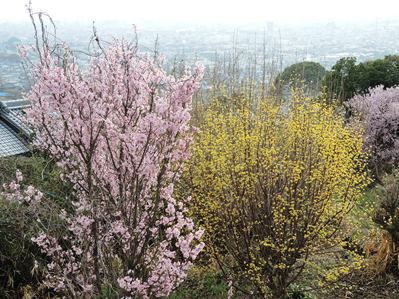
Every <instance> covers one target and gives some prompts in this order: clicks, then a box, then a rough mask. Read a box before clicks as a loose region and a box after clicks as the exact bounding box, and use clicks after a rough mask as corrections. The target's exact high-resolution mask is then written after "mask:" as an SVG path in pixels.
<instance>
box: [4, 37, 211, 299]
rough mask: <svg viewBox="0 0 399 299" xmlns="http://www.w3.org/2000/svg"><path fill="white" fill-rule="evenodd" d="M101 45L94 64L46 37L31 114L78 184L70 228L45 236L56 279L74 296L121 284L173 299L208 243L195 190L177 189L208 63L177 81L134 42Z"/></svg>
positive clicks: (39, 143) (45, 147) (40, 139)
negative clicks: (191, 204) (194, 204)
mask: <svg viewBox="0 0 399 299" xmlns="http://www.w3.org/2000/svg"><path fill="white" fill-rule="evenodd" d="M37 45H38V44H37ZM36 48H37V47H36ZM101 50H102V51H99V52H98V55H95V56H93V57H91V59H90V64H89V66H88V68H85V69H82V68H80V67H79V66H78V65H77V63H75V61H76V59H75V57H74V56H73V54H72V51H70V50H69V49H68V47H67V46H63V47H62V49H61V52H62V55H61V56H60V55H54V53H55V52H54V51H53V50H52V49H51V47H50V46H49V44H48V42H47V40H46V39H45V38H44V39H43V43H42V44H41V45H40V49H38V48H37V49H36V53H37V54H38V55H39V57H40V62H39V63H38V64H36V65H35V66H34V67H33V69H32V74H33V79H34V84H33V86H32V89H31V91H30V92H29V93H28V94H27V99H29V101H30V102H31V104H32V108H31V109H30V110H29V112H28V115H27V122H28V123H29V124H30V125H31V126H32V127H33V128H34V129H35V134H36V136H35V141H34V145H35V146H36V147H37V148H38V149H39V150H42V151H45V152H47V153H49V154H50V155H51V156H52V157H53V158H54V159H56V161H58V165H59V166H60V168H61V169H62V171H63V178H64V179H65V180H67V181H68V182H71V183H72V184H73V186H74V194H73V195H72V197H73V199H74V200H73V206H74V208H73V210H72V211H70V212H65V211H64V212H63V213H62V215H60V216H61V217H62V218H63V219H64V221H65V223H66V226H67V229H68V233H67V234H65V235H63V236H62V237H61V238H57V237H55V236H52V235H49V234H47V233H46V232H45V231H44V232H43V233H42V234H40V235H38V236H37V237H36V238H34V239H33V241H34V242H35V243H37V245H38V246H39V247H40V248H41V250H42V252H43V253H44V254H46V255H47V256H48V258H49V264H48V265H47V269H48V275H47V279H46V282H45V283H46V284H47V285H48V286H49V287H50V288H53V289H54V290H55V291H56V292H58V293H60V294H61V295H64V296H67V297H68V298H76V297H79V298H81V297H86V298H93V296H96V295H98V294H100V292H101V290H102V289H103V288H104V287H109V286H110V287H111V288H113V289H116V291H115V292H116V293H117V294H118V296H126V297H129V298H149V297H164V296H167V295H168V294H169V293H170V292H171V291H173V290H174V288H175V287H176V286H177V285H178V284H179V283H181V282H182V281H183V279H184V278H185V276H186V273H187V271H188V269H189V268H190V266H191V265H192V262H193V261H194V260H195V258H196V257H197V255H198V253H199V252H200V251H201V249H202V248H203V246H204V244H203V243H202V242H201V241H200V238H201V235H202V231H201V230H199V229H196V228H195V227H194V224H193V221H192V220H191V219H190V218H189V217H188V216H187V209H186V204H187V201H188V200H189V198H188V199H187V200H185V201H181V200H179V201H177V200H176V199H175V197H174V195H173V190H174V184H175V182H176V181H177V180H178V179H179V177H180V173H181V170H182V164H183V163H184V161H185V160H186V159H187V158H189V150H188V149H189V145H190V142H191V132H192V129H191V127H190V124H189V122H190V117H191V114H190V110H191V102H192V96H193V93H194V92H195V91H196V90H197V89H198V88H199V85H200V81H201V79H202V74H203V69H202V66H201V65H197V66H196V68H195V70H194V71H193V72H191V71H190V70H189V69H187V70H186V72H185V74H184V75H183V77H182V78H180V79H176V78H175V77H173V76H169V75H167V74H166V73H165V71H164V70H163V69H162V67H161V66H160V64H159V61H158V60H156V59H151V58H149V57H148V56H146V55H139V54H138V53H137V50H136V47H135V45H133V44H131V43H128V42H126V41H124V40H115V41H114V42H113V43H112V44H111V45H110V46H109V47H108V48H107V49H101ZM22 52H23V55H24V56H26V55H28V54H27V52H24V51H22ZM57 53H58V54H60V51H58V52H57ZM30 188H31V190H29V191H28V192H29V193H32V194H33V193H34V192H36V191H35V190H34V189H32V187H30ZM13 189H15V186H14V187H12V188H11V189H10V188H9V190H13ZM10 194H12V192H11V193H9V194H8V195H7V196H8V198H10V196H11V195H10ZM18 194H21V192H19V193H18ZM19 198H20V196H19V197H18V196H16V199H19Z"/></svg>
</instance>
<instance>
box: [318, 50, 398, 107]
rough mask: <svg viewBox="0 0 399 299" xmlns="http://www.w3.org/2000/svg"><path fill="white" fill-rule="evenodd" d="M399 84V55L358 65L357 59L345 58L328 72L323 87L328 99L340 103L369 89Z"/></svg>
mask: <svg viewBox="0 0 399 299" xmlns="http://www.w3.org/2000/svg"><path fill="white" fill-rule="evenodd" d="M398 84H399V55H390V56H385V57H384V58H383V59H376V60H372V61H366V62H363V63H359V64H357V62H356V58H355V57H345V58H341V59H340V60H338V61H337V63H336V64H335V65H334V66H333V67H332V69H331V71H329V72H327V74H326V76H325V79H324V82H323V85H324V88H325V90H326V92H327V97H328V99H329V100H330V101H331V100H334V99H335V100H338V101H339V102H340V103H342V102H344V101H346V100H348V99H350V98H352V97H353V96H354V95H355V94H357V93H361V94H364V93H366V92H367V91H368V89H369V88H373V87H376V86H378V85H383V86H384V87H386V88H388V87H393V86H396V85H398Z"/></svg>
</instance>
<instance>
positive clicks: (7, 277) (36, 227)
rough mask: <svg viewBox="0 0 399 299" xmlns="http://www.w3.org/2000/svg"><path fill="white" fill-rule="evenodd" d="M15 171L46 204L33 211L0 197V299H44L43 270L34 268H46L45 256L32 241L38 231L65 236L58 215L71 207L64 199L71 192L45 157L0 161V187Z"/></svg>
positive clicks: (68, 201)
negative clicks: (35, 187)
mask: <svg viewBox="0 0 399 299" xmlns="http://www.w3.org/2000/svg"><path fill="white" fill-rule="evenodd" d="M16 169H19V170H20V171H21V172H22V173H23V175H24V181H23V185H24V186H27V185H34V186H38V189H39V190H41V191H42V192H43V193H44V194H46V198H48V200H44V202H42V204H40V205H39V206H37V207H35V208H34V209H33V207H32V206H30V205H28V204H25V203H22V204H18V203H15V202H10V201H8V200H6V199H5V198H3V197H1V195H0V211H1V213H0V298H22V297H23V296H28V293H29V296H33V298H45V297H47V296H49V295H50V294H47V293H44V292H45V290H44V289H40V281H41V279H42V278H43V277H44V275H45V269H43V268H41V267H39V266H35V261H37V262H38V264H41V265H43V264H46V262H45V261H43V259H45V256H43V254H42V253H41V252H40V250H39V248H38V247H37V246H36V245H35V244H34V243H33V242H32V241H31V238H32V237H34V236H37V235H38V234H39V233H40V232H41V231H46V232H53V233H54V235H55V236H59V235H61V234H64V232H65V225H64V223H63V221H62V220H61V219H60V218H59V216H58V215H59V212H60V209H61V208H64V209H68V207H69V206H70V205H71V202H70V199H68V197H67V196H66V194H70V193H71V188H70V186H67V185H65V184H64V183H63V182H62V181H61V180H60V176H59V170H58V168H57V166H56V165H55V163H53V162H52V161H50V160H48V159H47V158H46V157H45V156H34V157H23V156H20V157H9V158H2V159H0V184H1V185H0V186H2V185H3V184H6V183H9V182H11V181H12V180H14V179H15V172H16ZM0 191H1V188H0ZM38 219H41V221H38ZM29 296H28V298H31V297H29Z"/></svg>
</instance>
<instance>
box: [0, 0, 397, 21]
mask: <svg viewBox="0 0 399 299" xmlns="http://www.w3.org/2000/svg"><path fill="white" fill-rule="evenodd" d="M27 2H28V0H0V22H2V21H13V20H14V21H20V20H28V15H27V13H26V10H25V5H26V3H27ZM33 8H34V10H44V11H46V12H48V13H50V15H51V16H52V17H53V18H54V19H56V20H65V21H77V20H80V21H84V22H86V21H87V22H91V21H100V20H121V21H128V22H130V23H136V24H137V23H138V22H140V21H168V22H194V23H204V22H212V23H213V22H218V23H232V22H233V23H241V22H263V21H269V20H271V21H293V22H296V21H334V20H351V19H352V20H353V19H371V20H375V19H377V18H387V17H394V16H395V17H396V16H399V0H196V1H193V0H33Z"/></svg>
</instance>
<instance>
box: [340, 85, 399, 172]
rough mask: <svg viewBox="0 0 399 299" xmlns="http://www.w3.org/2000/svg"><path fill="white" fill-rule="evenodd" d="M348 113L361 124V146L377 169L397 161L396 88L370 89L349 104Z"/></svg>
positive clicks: (398, 112) (398, 99)
mask: <svg viewBox="0 0 399 299" xmlns="http://www.w3.org/2000/svg"><path fill="white" fill-rule="evenodd" d="M348 104H349V107H350V109H351V111H352V112H353V113H354V114H355V115H356V116H358V117H359V118H360V120H361V122H362V123H363V125H364V136H365V145H366V146H367V147H368V148H369V149H370V150H371V162H372V164H373V166H374V168H375V171H376V174H378V170H381V169H385V168H386V167H387V166H388V165H397V164H398V162H399V87H392V88H387V89H384V87H383V86H377V87H375V88H371V89H370V90H369V93H368V94H365V95H356V96H354V97H353V98H352V99H351V100H350V101H349V103H348Z"/></svg>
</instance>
